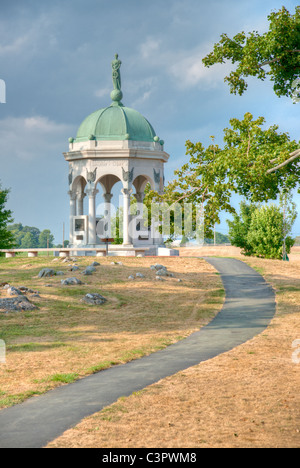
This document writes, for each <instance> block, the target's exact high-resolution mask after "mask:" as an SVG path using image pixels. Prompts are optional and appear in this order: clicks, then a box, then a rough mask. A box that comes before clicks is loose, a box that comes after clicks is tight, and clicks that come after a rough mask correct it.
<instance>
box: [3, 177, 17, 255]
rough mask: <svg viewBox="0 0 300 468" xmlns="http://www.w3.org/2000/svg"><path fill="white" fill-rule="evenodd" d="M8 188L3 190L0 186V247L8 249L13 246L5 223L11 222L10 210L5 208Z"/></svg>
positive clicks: (13, 242) (11, 237) (11, 236)
mask: <svg viewBox="0 0 300 468" xmlns="http://www.w3.org/2000/svg"><path fill="white" fill-rule="evenodd" d="M8 194H9V190H3V189H1V186H0V248H1V249H9V248H13V247H14V246H15V240H14V237H13V235H12V233H11V232H10V231H9V229H8V228H7V224H8V223H10V222H12V221H13V220H12V212H11V211H10V210H7V209H6V208H5V205H6V203H7V199H8Z"/></svg>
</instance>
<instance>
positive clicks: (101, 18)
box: [0, 0, 300, 243]
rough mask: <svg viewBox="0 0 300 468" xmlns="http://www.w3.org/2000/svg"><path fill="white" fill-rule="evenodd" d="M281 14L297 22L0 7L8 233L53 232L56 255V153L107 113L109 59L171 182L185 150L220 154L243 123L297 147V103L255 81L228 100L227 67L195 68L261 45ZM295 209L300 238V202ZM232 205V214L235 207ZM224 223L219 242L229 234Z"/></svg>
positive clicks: (251, 7) (250, 0) (129, 9)
mask: <svg viewBox="0 0 300 468" xmlns="http://www.w3.org/2000/svg"><path fill="white" fill-rule="evenodd" d="M283 1H284V3H283ZM282 5H284V6H285V7H286V8H287V9H288V10H289V11H290V13H294V12H295V7H296V5H297V1H292V0H280V1H277V0H264V1H263V2H262V1H261V0H229V1H227V0H226V1H225V0H210V2H208V1H204V0H164V1H162V0H152V1H151V2H149V1H148V0H147V1H146V0H126V1H124V0H114V2H108V1H107V0H52V1H51V2H49V1H46V0H26V1H24V0H0V12H1V16H0V64H1V65H0V80H3V81H4V82H5V85H6V99H5V101H6V102H5V103H0V181H1V185H2V188H9V189H10V195H9V200H8V203H7V207H8V208H9V209H11V210H12V211H13V217H14V221H15V222H20V223H22V224H23V225H28V226H36V227H38V228H39V229H41V230H43V229H50V230H51V232H52V233H53V234H54V236H55V240H56V242H57V243H61V242H62V237H63V224H64V223H65V227H66V235H68V223H69V221H68V220H69V196H68V194H67V192H68V182H67V180H68V178H67V176H68V164H67V162H66V161H65V159H64V157H63V152H66V151H68V139H69V137H75V136H76V133H77V130H78V128H79V126H80V124H81V122H82V121H83V120H84V119H85V117H86V116H87V115H89V114H90V113H92V112H94V111H95V110H97V109H100V108H102V107H107V106H109V105H110V103H111V100H110V91H111V90H112V80H111V61H112V60H113V58H114V55H115V54H116V53H118V54H119V58H120V59H121V60H122V68H121V76H122V91H123V96H124V97H123V99H122V102H123V104H124V105H125V106H127V107H132V108H134V109H136V110H138V111H139V112H140V113H141V114H142V115H144V116H145V117H146V118H147V119H148V120H149V121H150V122H151V124H152V126H153V127H154V129H155V131H156V134H157V135H159V137H160V138H161V139H163V140H164V142H165V151H166V152H167V153H169V154H170V159H169V162H168V163H167V165H166V168H165V176H166V181H168V180H172V178H173V173H174V170H175V169H177V168H179V167H181V166H182V164H184V163H185V162H186V161H187V156H186V155H185V142H186V140H191V141H193V142H197V141H201V142H202V143H203V144H204V145H208V144H209V143H210V136H211V135H214V136H215V141H216V143H217V144H219V145H220V146H222V144H223V139H222V138H223V137H222V135H223V129H224V128H226V127H228V126H229V120H230V119H231V118H238V119H242V118H243V116H244V114H245V113H246V112H251V113H252V114H253V116H254V117H255V118H257V117H259V116H264V117H265V119H266V126H267V127H269V126H271V125H274V124H277V125H279V130H280V131H281V132H288V133H289V134H290V137H291V139H295V140H297V141H299V140H300V132H299V113H300V103H298V104H293V103H292V101H291V99H288V98H285V97H281V98H278V97H277V96H276V95H275V93H274V91H273V88H272V84H271V83H270V82H269V81H268V80H266V81H264V82H260V81H258V80H256V79H254V78H253V79H250V80H249V81H248V84H249V86H248V90H247V92H246V93H245V94H244V95H243V96H239V95H237V96H236V95H233V94H230V92H229V87H228V85H227V84H226V83H224V77H225V75H226V74H227V71H228V68H227V65H226V64H225V65H215V66H213V67H211V68H208V69H207V68H205V67H204V66H203V64H202V58H203V57H205V55H207V53H209V52H210V51H211V50H212V48H213V45H214V43H216V42H218V41H219V38H220V35H221V34H222V33H227V34H228V35H229V36H233V35H235V34H236V33H238V32H240V31H245V32H250V31H254V30H255V31H258V32H259V33H263V32H265V31H267V29H268V20H267V16H268V15H269V13H270V12H271V11H272V10H279V9H280V8H281V7H282ZM0 100H1V99H0ZM2 100H3V99H2ZM294 200H295V202H296V203H297V208H298V211H299V216H298V218H297V221H296V223H295V225H294V231H293V234H294V235H300V195H298V194H295V198H294ZM232 202H233V205H234V206H235V207H236V208H238V206H239V202H240V199H238V198H237V197H235V198H233V200H232ZM226 219H230V216H229V215H228V214H227V213H222V215H221V224H220V226H217V231H219V232H222V233H226V232H227V230H228V227H227V224H226Z"/></svg>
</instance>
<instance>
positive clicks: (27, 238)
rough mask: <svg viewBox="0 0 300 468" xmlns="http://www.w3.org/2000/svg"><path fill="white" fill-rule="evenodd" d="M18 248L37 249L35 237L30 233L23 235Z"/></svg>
mask: <svg viewBox="0 0 300 468" xmlns="http://www.w3.org/2000/svg"><path fill="white" fill-rule="evenodd" d="M20 247H21V249H31V248H36V247H37V244H36V240H35V237H34V235H33V234H32V233H31V232H29V231H28V232H26V233H25V235H24V236H23V237H22V241H21V246H20Z"/></svg>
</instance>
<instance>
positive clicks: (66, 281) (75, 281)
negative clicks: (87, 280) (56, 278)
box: [61, 277, 83, 286]
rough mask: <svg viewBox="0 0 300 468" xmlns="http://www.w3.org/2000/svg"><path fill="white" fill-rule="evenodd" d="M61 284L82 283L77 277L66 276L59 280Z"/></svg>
mask: <svg viewBox="0 0 300 468" xmlns="http://www.w3.org/2000/svg"><path fill="white" fill-rule="evenodd" d="M61 284H62V285H63V286H72V285H78V284H83V283H82V281H80V280H79V279H78V278H75V277H73V278H66V279H63V280H61Z"/></svg>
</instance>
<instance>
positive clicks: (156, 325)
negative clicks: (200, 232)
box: [0, 257, 224, 408]
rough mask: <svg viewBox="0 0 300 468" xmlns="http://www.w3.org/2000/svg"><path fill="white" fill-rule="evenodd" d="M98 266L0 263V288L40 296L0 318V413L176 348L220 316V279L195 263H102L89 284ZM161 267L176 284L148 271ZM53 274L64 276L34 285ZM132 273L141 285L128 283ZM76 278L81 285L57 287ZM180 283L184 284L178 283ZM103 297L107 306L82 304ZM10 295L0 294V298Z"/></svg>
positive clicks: (86, 261) (84, 262) (49, 260)
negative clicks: (1, 349)
mask: <svg viewBox="0 0 300 468" xmlns="http://www.w3.org/2000/svg"><path fill="white" fill-rule="evenodd" d="M94 260H98V259H95V258H91V257H89V258H87V257H84V258H83V257H81V258H80V257H79V258H78V259H77V264H78V266H79V267H80V270H79V272H71V271H69V270H70V266H69V264H68V263H63V262H62V260H58V261H53V258H51V257H50V258H47V257H40V258H33V259H28V258H13V259H5V258H0V284H1V283H6V282H7V283H9V284H10V285H12V286H15V287H17V288H18V287H21V286H25V287H28V288H31V289H33V290H37V291H39V295H40V297H33V298H30V297H29V298H30V300H31V301H32V302H33V303H34V304H35V305H36V306H37V309H35V310H32V311H27V312H26V311H24V312H9V313H4V312H3V311H2V312H1V311H0V339H1V340H4V341H5V344H6V351H7V353H6V363H5V364H1V363H0V408H4V407H7V406H11V405H13V404H16V403H20V402H22V401H24V400H25V399H27V398H29V397H32V396H34V395H39V394H41V393H44V392H46V391H47V390H49V389H51V388H54V387H56V386H58V385H63V384H67V383H70V382H73V381H74V380H76V379H79V378H82V377H84V376H86V375H89V374H91V373H94V372H98V371H100V370H102V369H105V368H107V367H110V366H112V365H115V364H120V363H125V362H128V361H130V360H132V359H136V358H139V357H141V356H144V355H147V354H149V353H151V352H154V351H156V350H158V349H162V348H164V347H166V346H168V345H169V344H171V343H173V342H176V341H178V340H180V339H182V338H184V337H185V336H187V335H189V334H190V333H192V332H193V331H195V330H197V329H199V328H200V327H201V326H202V325H204V324H206V323H207V322H209V321H210V320H211V318H212V317H213V316H214V315H215V314H216V313H217V312H218V311H219V310H220V308H221V305H222V303H223V299H224V290H223V286H222V283H221V280H220V277H219V276H218V275H217V274H216V272H215V271H214V269H213V268H212V267H211V266H210V265H208V264H207V263H206V262H204V261H203V260H200V259H196V258H182V259H178V258H164V259H152V258H122V259H121V258H119V259H118V261H119V260H122V263H123V265H119V264H111V262H112V260H113V259H112V258H101V259H100V263H101V265H100V266H98V267H96V272H95V273H94V274H93V275H92V276H83V275H82V273H81V272H82V271H83V269H84V267H85V266H87V265H90V264H91V263H92V261H94ZM157 261H159V262H160V263H163V264H164V265H165V266H166V267H167V268H168V270H169V271H170V272H172V273H173V274H174V278H172V277H168V278H166V279H165V281H157V280H156V276H155V272H154V271H152V270H151V269H150V265H151V264H154V263H156V262H157ZM44 267H50V268H53V269H55V270H56V271H63V272H64V276H54V277H52V278H38V273H39V271H40V270H41V269H42V268H44ZM136 272H141V273H142V274H144V276H145V278H141V279H138V278H136V279H135V280H128V277H129V275H132V274H133V275H135V273H136ZM69 276H70V277H72V276H76V277H77V278H79V279H81V281H83V282H84V283H85V284H83V285H79V286H62V285H61V279H64V278H67V277H69ZM178 280H181V281H180V282H179V281H178ZM87 293H100V294H102V295H103V296H104V297H105V298H106V299H107V302H106V303H105V304H104V305H101V306H91V305H87V304H84V303H83V302H81V299H82V298H83V297H84V295H85V294H87ZM6 295H7V292H6V291H5V290H4V289H2V288H0V297H2V298H3V297H6Z"/></svg>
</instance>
